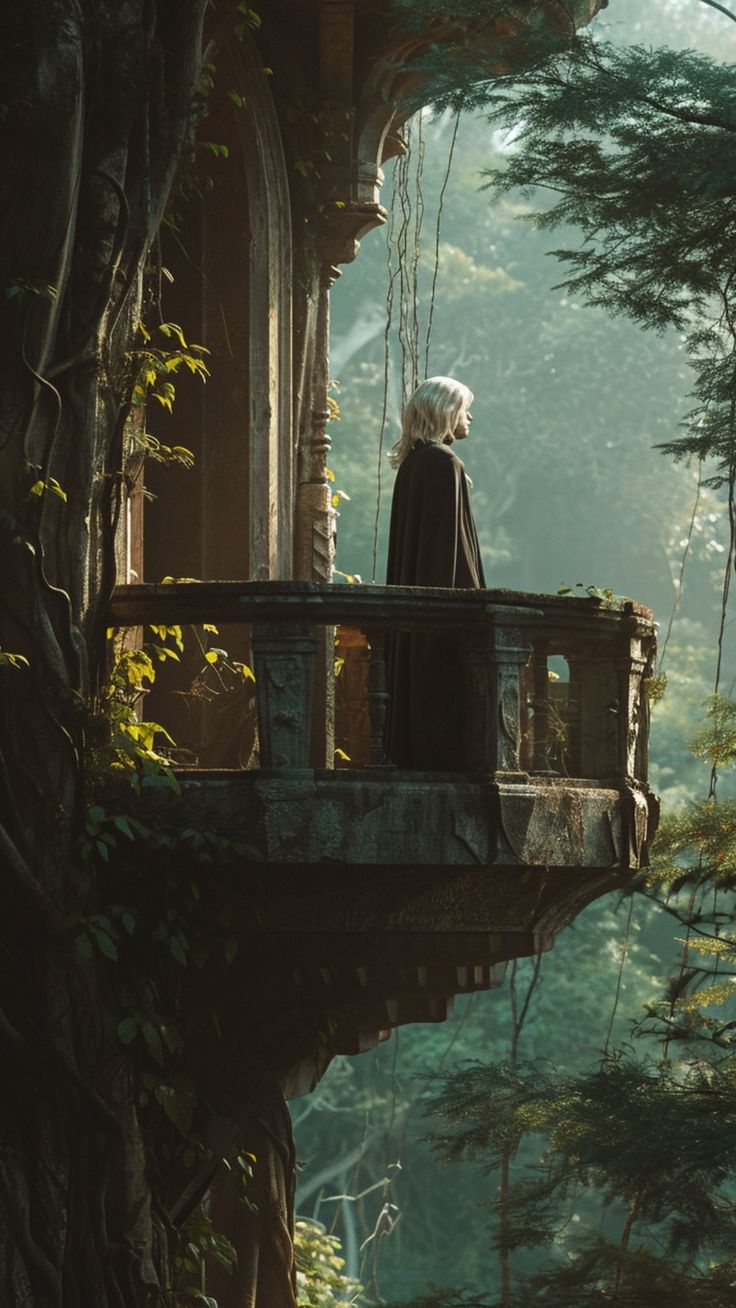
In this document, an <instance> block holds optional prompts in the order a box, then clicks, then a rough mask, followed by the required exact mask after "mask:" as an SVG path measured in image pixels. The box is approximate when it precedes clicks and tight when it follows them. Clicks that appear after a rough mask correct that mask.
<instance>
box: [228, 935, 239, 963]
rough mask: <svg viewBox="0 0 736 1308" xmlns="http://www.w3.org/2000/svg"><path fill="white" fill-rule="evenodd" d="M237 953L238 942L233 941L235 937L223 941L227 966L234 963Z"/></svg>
mask: <svg viewBox="0 0 736 1308" xmlns="http://www.w3.org/2000/svg"><path fill="white" fill-rule="evenodd" d="M237 952H238V942H237V940H236V939H235V936H230V937H229V938H228V939H227V940H226V941H225V962H226V963H227V964H228V966H229V965H230V963H233V962H234V961H235V957H236V955H237Z"/></svg>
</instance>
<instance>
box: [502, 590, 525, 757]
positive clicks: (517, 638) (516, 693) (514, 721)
mask: <svg viewBox="0 0 736 1308" xmlns="http://www.w3.org/2000/svg"><path fill="white" fill-rule="evenodd" d="M513 619H516V620H518V618H517V615H516V614H514V615H513ZM513 619H512V620H513ZM494 635H495V642H494V644H495V650H494V654H495V683H496V694H495V701H496V717H495V742H494V743H495V750H494V753H495V770H496V772H505V773H507V774H511V775H514V774H517V775H518V774H521V760H520V749H521V695H522V672H523V670H524V667H525V665H526V663H527V661H528V659H529V655H530V654H531V642H530V641H529V638H528V637H527V636H526V635H525V633H524V632H522V631H521V630H520V629H519V628H518V627H515V626H507V625H506V623H505V622H504V621H502V620H499V618H497V619H496V621H495V623H494Z"/></svg>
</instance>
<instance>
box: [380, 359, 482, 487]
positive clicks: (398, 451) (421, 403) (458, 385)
mask: <svg viewBox="0 0 736 1308" xmlns="http://www.w3.org/2000/svg"><path fill="white" fill-rule="evenodd" d="M472 403H473V392H472V391H471V390H468V387H467V386H464V385H463V383H462V382H459V381H455V379H454V377H427V379H426V381H423V382H420V383H419V385H418V386H417V388H416V390H415V392H414V394H413V395H412V396H411V399H410V400H409V402H408V403H407V405H406V407H405V409H404V412H403V414H402V418H401V436H400V438H399V440H398V441H397V442H396V444H395V445H394V447H393V449H392V450H391V452H390V453H389V456H388V458H389V462H390V464H391V466H392V467H393V468H398V467H399V465H400V464H402V463H403V462H404V459H405V458H406V456H407V454H410V453H411V451H412V450H413V449H414V446H415V445H442V444H443V443H444V442H445V441H446V439H447V437H448V436H452V434H453V432H454V431H455V428H456V427H457V424H458V422H459V420H460V416H461V414H462V412H463V410H464V409H467V408H468V407H469V406H470V405H471V404H472Z"/></svg>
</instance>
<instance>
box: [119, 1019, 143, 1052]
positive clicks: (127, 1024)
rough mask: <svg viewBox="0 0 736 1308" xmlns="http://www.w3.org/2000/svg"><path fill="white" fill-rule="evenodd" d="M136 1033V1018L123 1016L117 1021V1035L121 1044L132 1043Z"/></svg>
mask: <svg viewBox="0 0 736 1308" xmlns="http://www.w3.org/2000/svg"><path fill="white" fill-rule="evenodd" d="M137 1034H138V1019H137V1018H135V1017H124V1018H123V1020H122V1022H120V1023H118V1029H117V1037H118V1040H119V1041H120V1043H121V1045H129V1044H132V1042H133V1041H134V1040H135V1037H136V1036H137Z"/></svg>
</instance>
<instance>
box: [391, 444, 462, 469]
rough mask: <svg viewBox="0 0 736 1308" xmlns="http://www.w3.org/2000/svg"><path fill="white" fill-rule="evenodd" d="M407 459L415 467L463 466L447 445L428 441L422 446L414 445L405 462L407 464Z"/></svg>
mask: <svg viewBox="0 0 736 1308" xmlns="http://www.w3.org/2000/svg"><path fill="white" fill-rule="evenodd" d="M409 459H411V461H412V462H413V463H414V465H415V466H416V467H419V466H420V465H421V466H424V467H437V468H441V467H442V468H445V467H452V466H456V467H460V468H462V466H463V464H462V463H461V461H460V459H459V458H458V457H457V455H456V454H455V453H454V451H453V450H452V449H451V448H450V446H449V445H444V444H442V445H440V444H438V443H437V442H436V441H433V442H429V441H428V442H427V443H426V444H424V445H415V446H414V449H413V450H412V451H411V454H410V455H409V456H408V458H407V459H406V460H405V462H406V463H408V462H409Z"/></svg>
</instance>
